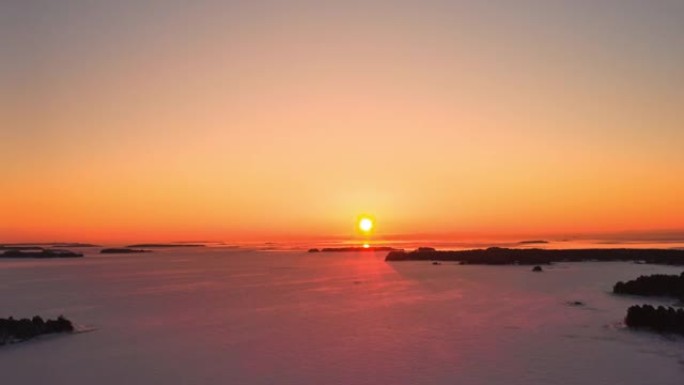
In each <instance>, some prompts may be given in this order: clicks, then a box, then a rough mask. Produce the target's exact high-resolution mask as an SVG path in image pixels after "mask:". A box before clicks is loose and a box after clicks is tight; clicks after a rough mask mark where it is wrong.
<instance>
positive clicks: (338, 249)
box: [309, 246, 400, 253]
mask: <svg viewBox="0 0 684 385" xmlns="http://www.w3.org/2000/svg"><path fill="white" fill-rule="evenodd" d="M397 250H400V249H395V248H393V247H389V246H370V247H363V246H347V247H324V248H322V249H309V253H319V252H320V253H343V252H352V251H363V252H371V251H397Z"/></svg>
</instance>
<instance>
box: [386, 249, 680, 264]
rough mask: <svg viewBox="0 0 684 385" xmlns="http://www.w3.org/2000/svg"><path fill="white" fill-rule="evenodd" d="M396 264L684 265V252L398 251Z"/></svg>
mask: <svg viewBox="0 0 684 385" xmlns="http://www.w3.org/2000/svg"><path fill="white" fill-rule="evenodd" d="M385 260H386V261H388V262H395V261H454V262H460V263H462V264H478V265H514V264H519V265H548V264H550V263H553V262H585V261H604V262H605V261H643V262H645V263H654V264H666V265H684V250H675V249H538V248H535V249H511V248H502V247H490V248H488V249H471V250H435V249H433V248H431V247H421V248H418V249H417V250H414V251H408V252H407V251H403V250H394V251H391V252H390V253H389V254H388V255H387V257H386V258H385Z"/></svg>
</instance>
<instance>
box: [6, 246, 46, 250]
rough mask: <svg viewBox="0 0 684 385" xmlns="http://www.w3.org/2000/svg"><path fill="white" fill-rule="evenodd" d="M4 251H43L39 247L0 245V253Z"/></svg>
mask: <svg viewBox="0 0 684 385" xmlns="http://www.w3.org/2000/svg"><path fill="white" fill-rule="evenodd" d="M4 250H19V251H27V250H43V248H42V247H40V246H9V245H0V251H4Z"/></svg>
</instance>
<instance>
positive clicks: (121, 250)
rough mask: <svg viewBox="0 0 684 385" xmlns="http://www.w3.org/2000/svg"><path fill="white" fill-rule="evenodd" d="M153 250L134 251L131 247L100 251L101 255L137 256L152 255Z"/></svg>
mask: <svg viewBox="0 0 684 385" xmlns="http://www.w3.org/2000/svg"><path fill="white" fill-rule="evenodd" d="M151 252H152V250H145V249H132V248H130V247H119V248H116V247H113V248H108V249H102V250H100V254H136V253H151Z"/></svg>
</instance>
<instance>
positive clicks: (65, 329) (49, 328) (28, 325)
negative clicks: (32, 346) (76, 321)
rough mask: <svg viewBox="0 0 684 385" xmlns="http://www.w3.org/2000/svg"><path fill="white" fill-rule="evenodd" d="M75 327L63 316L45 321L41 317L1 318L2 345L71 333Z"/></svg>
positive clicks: (0, 342) (0, 337)
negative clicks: (49, 335)
mask: <svg viewBox="0 0 684 385" xmlns="http://www.w3.org/2000/svg"><path fill="white" fill-rule="evenodd" d="M73 331H74V325H73V324H72V323H71V321H69V320H68V319H66V318H64V317H63V316H59V317H58V318H57V319H54V320H52V319H48V320H47V321H45V320H43V318H41V317H40V316H35V317H33V318H31V319H28V318H22V319H18V320H17V319H14V318H12V317H9V318H0V345H6V344H12V343H16V342H22V341H27V340H30V339H32V338H35V337H38V336H41V335H44V334H53V333H69V332H73Z"/></svg>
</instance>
